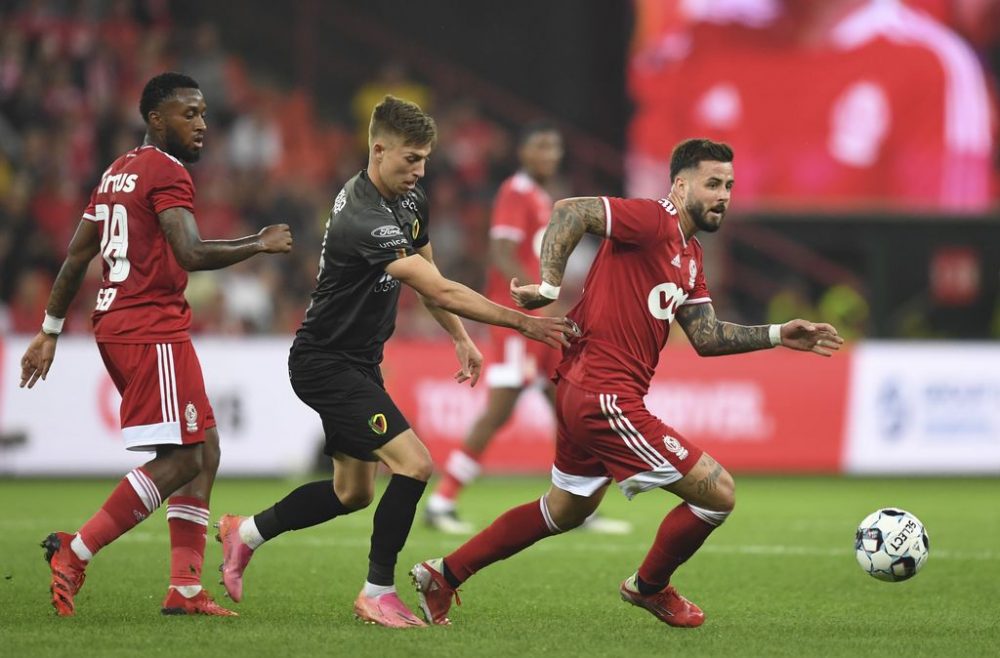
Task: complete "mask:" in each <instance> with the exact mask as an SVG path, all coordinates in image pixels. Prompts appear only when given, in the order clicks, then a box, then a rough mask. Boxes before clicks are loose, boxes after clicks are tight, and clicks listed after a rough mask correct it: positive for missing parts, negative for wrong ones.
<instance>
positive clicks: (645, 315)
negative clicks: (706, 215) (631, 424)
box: [555, 197, 712, 397]
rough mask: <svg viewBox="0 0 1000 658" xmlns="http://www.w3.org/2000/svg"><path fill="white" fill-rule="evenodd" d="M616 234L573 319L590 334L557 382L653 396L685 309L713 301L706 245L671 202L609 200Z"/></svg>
mask: <svg viewBox="0 0 1000 658" xmlns="http://www.w3.org/2000/svg"><path fill="white" fill-rule="evenodd" d="M601 199H602V200H603V202H604V209H605V214H606V216H607V227H608V232H607V235H606V238H607V239H606V240H605V241H604V244H602V245H601V248H600V250H599V251H598V252H597V257H596V258H595V259H594V263H593V265H591V267H590V273H589V274H588V275H587V280H586V282H585V284H584V289H583V297H582V298H581V299H580V302H579V303H578V304H577V305H576V306H575V307H573V310H571V311H570V312H569V313H568V314H567V315H568V316H569V317H570V318H572V319H573V321H574V322H576V323H577V325H579V327H580V330H581V332H582V335H581V336H580V337H579V338H578V339H576V340H575V341H574V342H573V343H572V345H571V346H570V347H569V348H567V349H566V351H565V354H564V356H563V360H562V363H560V364H559V367H558V368H557V369H556V377H555V379H556V381H558V380H559V379H566V380H567V381H569V382H570V383H572V384H573V385H575V386H576V387H578V388H581V389H584V390H586V391H591V392H605V393H606V392H608V391H613V392H616V393H618V394H620V395H626V394H635V395H638V396H639V397H642V396H645V395H646V392H647V391H648V390H649V381H650V379H651V378H652V376H653V372H654V371H655V370H656V364H657V362H658V361H659V358H660V350H661V349H663V345H664V344H665V343H666V342H667V335H668V334H669V333H670V324H671V323H672V322H673V320H674V315H675V314H676V312H677V308H678V307H680V306H683V305H685V304H705V303H708V302H711V301H712V298H711V297H710V296H709V294H708V288H707V286H706V285H705V275H704V272H703V271H702V250H701V243H699V242H698V241H697V240H695V239H693V238H692V239H691V240H686V239H685V238H684V234H683V233H682V232H681V227H680V219H679V217H678V215H677V210H676V209H675V208H674V206H673V203H671V202H670V200H669V199H660V200H659V201H654V200H653V199H614V198H608V197H601Z"/></svg>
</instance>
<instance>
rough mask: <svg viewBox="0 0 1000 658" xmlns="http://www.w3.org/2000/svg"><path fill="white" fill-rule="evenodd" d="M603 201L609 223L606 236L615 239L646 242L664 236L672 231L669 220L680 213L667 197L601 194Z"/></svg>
mask: <svg viewBox="0 0 1000 658" xmlns="http://www.w3.org/2000/svg"><path fill="white" fill-rule="evenodd" d="M601 201H602V202H603V203H604V213H605V220H606V223H607V232H606V233H605V237H607V238H609V239H611V240H613V241H615V242H623V243H626V244H635V245H645V244H649V243H650V242H660V241H662V240H665V239H666V238H667V236H668V235H669V229H670V224H669V221H670V220H671V219H672V218H673V217H675V216H676V215H677V211H676V210H675V209H674V207H673V205H672V204H671V203H670V202H669V201H667V200H666V199H662V200H661V201H654V200H653V199H619V198H616V197H601ZM667 206H669V207H667Z"/></svg>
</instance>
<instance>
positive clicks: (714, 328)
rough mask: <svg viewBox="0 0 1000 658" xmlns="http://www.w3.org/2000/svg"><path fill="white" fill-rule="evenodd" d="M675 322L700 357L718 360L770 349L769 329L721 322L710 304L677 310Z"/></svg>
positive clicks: (766, 326) (762, 325)
mask: <svg viewBox="0 0 1000 658" xmlns="http://www.w3.org/2000/svg"><path fill="white" fill-rule="evenodd" d="M677 322H679V323H680V325H681V327H683V328H684V332H685V333H686V334H687V335H688V338H690V339H691V344H692V345H693V346H694V349H695V350H696V351H697V352H698V354H700V355H701V356H719V355H722V354H739V353H740V352H753V351H755V350H766V349H768V348H770V347H772V345H771V339H770V337H769V336H768V329H769V325H766V324H761V325H755V326H744V325H741V324H733V323H732V322H722V321H720V320H719V319H718V318H716V317H715V309H714V308H713V307H712V304H711V303H707V304H688V305H687V306H681V307H680V308H679V309H677Z"/></svg>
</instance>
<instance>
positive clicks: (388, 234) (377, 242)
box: [348, 209, 428, 265]
mask: <svg viewBox="0 0 1000 658" xmlns="http://www.w3.org/2000/svg"><path fill="white" fill-rule="evenodd" d="M423 223H424V222H421V224H423ZM420 230H423V231H424V232H423V234H422V237H423V239H424V244H426V243H427V239H428V238H427V233H426V230H425V229H420ZM420 230H418V232H417V236H418V238H420V237H421V233H420ZM348 237H349V239H350V240H351V242H352V243H353V244H352V248H353V250H354V251H355V252H356V253H357V254H358V255H360V256H361V258H363V259H364V260H365V261H367V262H368V263H369V264H370V265H386V264H388V263H391V262H392V261H394V260H397V259H399V258H406V257H407V256H412V255H413V254H415V253H416V251H415V249H414V246H413V241H412V240H411V239H410V236H408V235H406V234H405V233H404V232H403V229H401V228H400V227H399V224H397V223H396V222H395V220H394V219H393V217H392V215H390V214H389V213H379V212H377V211H376V210H374V209H373V210H370V211H367V212H365V213H363V214H362V215H361V216H360V217H359V218H358V221H357V222H355V223H354V224H353V225H352V226H351V229H350V232H349V234H348Z"/></svg>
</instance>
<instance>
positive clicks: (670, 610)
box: [619, 574, 705, 628]
mask: <svg viewBox="0 0 1000 658" xmlns="http://www.w3.org/2000/svg"><path fill="white" fill-rule="evenodd" d="M619 592H620V593H621V595H622V601H625V602H626V603H631V604H632V605H634V606H637V607H639V608H645V609H646V610H649V612H650V613H652V615H653V616H654V617H656V618H657V619H659V620H660V621H662V622H663V623H665V624H668V625H669V626H677V627H680V628H695V627H697V626H701V625H702V624H703V623H705V613H704V612H702V611H701V608H699V607H698V606H696V605H695V604H694V603H691V602H690V601H688V600H687V599H685V598H684V597H683V596H681V595H680V594H678V593H677V590H675V589H674V586H673V585H667V586H666V587H665V588H663V589H662V590H660V591H659V592H656V593H655V594H650V595H648V596H644V595H642V594H640V593H639V589H638V588H637V587H636V586H635V575H634V574H633V575H632V576H629V577H628V578H626V579H625V581H624V582H623V583H622V585H621V587H620V588H619Z"/></svg>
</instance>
